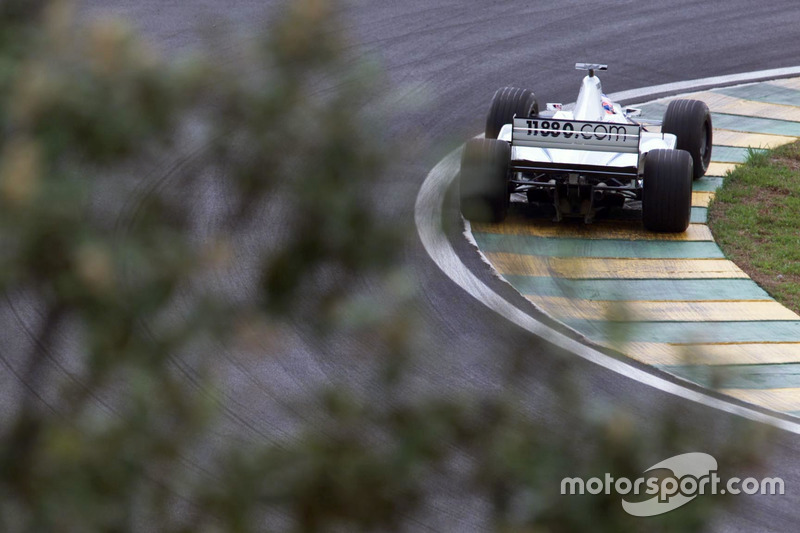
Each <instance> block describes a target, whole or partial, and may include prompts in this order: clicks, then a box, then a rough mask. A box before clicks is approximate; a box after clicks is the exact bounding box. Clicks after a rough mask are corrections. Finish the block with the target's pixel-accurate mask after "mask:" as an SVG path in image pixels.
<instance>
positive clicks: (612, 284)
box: [503, 276, 770, 301]
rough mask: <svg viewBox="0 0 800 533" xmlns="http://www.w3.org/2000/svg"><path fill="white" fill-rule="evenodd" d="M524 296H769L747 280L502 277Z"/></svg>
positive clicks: (674, 298) (657, 298)
mask: <svg viewBox="0 0 800 533" xmlns="http://www.w3.org/2000/svg"><path fill="white" fill-rule="evenodd" d="M503 277H504V278H505V279H506V281H508V282H509V283H510V284H511V285H512V286H513V287H514V288H515V289H517V290H518V291H519V292H520V293H522V294H524V295H528V296H531V297H533V299H534V300H535V297H536V296H564V297H567V298H579V299H585V300H650V301H693V300H699V301H709V300H769V299H770V297H769V295H768V294H767V293H766V292H764V290H763V289H762V288H761V287H759V286H758V285H756V283H755V282H754V281H752V280H749V279H702V280H698V279H657V280H656V279H654V280H624V279H588V280H587V279H556V278H550V277H533V276H503Z"/></svg>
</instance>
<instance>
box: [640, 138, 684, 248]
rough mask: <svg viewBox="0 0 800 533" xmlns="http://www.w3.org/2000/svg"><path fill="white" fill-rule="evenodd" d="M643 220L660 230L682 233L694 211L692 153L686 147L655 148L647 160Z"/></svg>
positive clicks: (654, 229)
mask: <svg viewBox="0 0 800 533" xmlns="http://www.w3.org/2000/svg"><path fill="white" fill-rule="evenodd" d="M643 181H644V183H643V191H642V220H643V222H644V227H645V228H646V229H648V230H650V231H656V232H659V233H681V232H684V231H686V228H688V227H689V220H690V218H691V215H692V156H690V155H689V152H686V151H685V150H652V151H650V152H648V153H647V156H646V158H645V162H644V176H643Z"/></svg>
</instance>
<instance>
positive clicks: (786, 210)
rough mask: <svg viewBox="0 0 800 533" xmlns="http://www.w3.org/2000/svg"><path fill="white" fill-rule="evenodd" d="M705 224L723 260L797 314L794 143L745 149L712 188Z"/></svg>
mask: <svg viewBox="0 0 800 533" xmlns="http://www.w3.org/2000/svg"><path fill="white" fill-rule="evenodd" d="M709 225H710V226H711V230H712V231H713V233H714V237H715V239H716V240H717V242H718V243H719V245H720V247H721V248H722V251H723V252H724V253H725V255H726V256H727V257H728V258H729V259H731V260H732V261H733V262H734V263H736V264H737V265H739V267H741V268H742V270H744V271H745V272H747V274H748V275H749V276H750V277H751V278H752V279H753V280H754V281H755V282H756V283H758V284H759V285H760V286H761V287H762V288H764V289H765V290H766V291H767V292H769V293H770V294H771V295H772V296H773V297H774V298H775V299H776V300H778V301H779V302H781V303H782V304H783V305H785V306H786V307H788V308H790V309H792V310H793V311H795V312H797V313H800V142H796V143H792V144H788V145H785V146H781V147H780V148H777V149H775V150H772V151H767V152H765V151H761V150H748V159H747V162H746V163H744V164H743V165H741V166H739V167H737V168H736V169H735V170H734V171H732V172H731V173H730V174H728V176H727V177H726V178H725V180H724V182H723V185H722V187H720V188H719V189H718V190H717V192H716V196H715V199H714V200H713V201H712V202H711V205H710V206H709Z"/></svg>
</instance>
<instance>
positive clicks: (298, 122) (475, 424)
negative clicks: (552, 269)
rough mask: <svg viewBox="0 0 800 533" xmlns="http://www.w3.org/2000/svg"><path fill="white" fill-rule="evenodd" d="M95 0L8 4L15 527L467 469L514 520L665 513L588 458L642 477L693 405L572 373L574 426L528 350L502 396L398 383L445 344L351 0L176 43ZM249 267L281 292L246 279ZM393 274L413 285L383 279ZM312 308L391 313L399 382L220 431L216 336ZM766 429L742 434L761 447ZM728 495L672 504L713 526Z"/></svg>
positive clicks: (0, 276) (382, 506)
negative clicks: (288, 432) (402, 255)
mask: <svg viewBox="0 0 800 533" xmlns="http://www.w3.org/2000/svg"><path fill="white" fill-rule="evenodd" d="M73 9H74V6H73V5H72V4H71V3H69V2H59V1H56V2H45V1H41V2H35V1H30V0H12V1H5V2H3V3H2V4H0V122H2V140H1V142H2V147H0V242H2V254H1V255H0V292H2V294H3V297H4V299H3V303H2V304H0V309H2V314H0V320H2V322H1V324H2V329H3V331H4V332H5V333H4V334H5V335H6V337H5V338H7V339H14V338H15V337H20V338H16V339H15V341H14V342H13V343H11V342H10V343H8V345H7V346H5V347H3V349H2V353H1V354H0V355H2V362H3V365H4V366H3V368H4V370H3V372H4V373H6V374H7V375H6V376H5V380H6V382H7V383H11V382H12V381H13V382H14V383H15V385H14V386H13V387H8V388H7V389H6V390H5V391H4V392H3V409H4V411H3V413H2V415H3V417H2V420H3V424H2V426H0V530H2V531H36V532H41V531H176V532H177V531H262V530H297V531H320V530H342V531H352V530H371V529H387V530H405V529H414V528H415V527H416V526H415V524H418V522H417V518H416V517H417V516H419V515H422V516H424V514H425V513H431V512H433V513H435V512H436V509H437V507H436V506H435V505H434V506H433V508H431V507H430V501H431V499H432V498H433V495H435V494H436V493H437V490H438V488H440V487H441V486H442V485H445V486H447V487H450V489H449V490H450V491H451V492H453V491H454V492H456V493H457V494H459V495H460V496H463V497H465V498H467V499H468V500H469V499H474V501H476V502H481V503H480V504H479V505H478V506H477V508H478V509H483V512H480V513H477V514H476V516H475V517H474V520H475V521H476V523H477V524H482V525H483V526H485V527H492V528H494V529H496V530H499V531H510V530H514V531H539V530H546V531H565V532H567V531H586V530H587V529H591V530H594V531H609V532H610V531H638V530H640V529H641V524H642V523H641V522H640V521H637V519H633V518H632V517H629V516H626V515H624V514H623V512H622V510H621V507H620V503H619V498H618V497H614V496H598V497H592V496H584V497H570V498H566V497H562V496H560V495H559V494H558V492H557V491H558V490H559V487H560V485H559V483H560V479H561V477H563V476H565V475H570V476H577V475H598V474H600V473H602V472H614V473H615V474H616V475H617V476H628V477H630V478H635V477H637V476H638V475H639V474H640V472H641V469H642V467H643V466H644V465H648V464H652V463H654V462H655V461H657V460H660V459H663V458H665V457H667V456H669V455H672V454H674V453H678V452H680V451H687V447H691V446H692V445H693V443H694V442H695V441H693V440H692V437H691V434H687V432H686V429H687V428H686V427H685V426H684V425H682V424H681V422H680V418H681V413H677V412H676V413H674V414H672V415H670V416H668V417H667V418H666V420H665V423H664V426H663V427H661V428H660V429H659V431H658V432H657V433H656V434H646V433H643V430H642V429H641V428H638V427H636V426H635V425H634V424H633V423H632V422H631V419H630V418H629V417H628V416H627V415H626V414H625V413H622V412H620V411H619V410H618V409H615V408H611V407H603V406H598V405H594V404H593V403H592V402H589V405H583V404H582V403H581V402H580V401H578V400H577V399H576V397H575V396H576V395H575V391H574V389H572V388H570V386H565V387H564V392H563V394H564V397H563V398H562V399H561V400H562V401H563V403H564V404H565V405H567V406H572V407H573V408H574V409H575V410H576V411H577V412H580V413H584V415H585V419H584V420H582V421H581V423H580V425H579V426H578V427H577V428H576V427H573V426H572V425H570V424H565V431H564V433H562V434H553V433H547V432H546V430H545V429H543V428H545V427H552V425H550V426H547V425H544V424H542V423H541V422H537V421H536V420H535V419H533V418H531V417H528V416H527V415H524V413H526V412H527V411H528V410H527V409H526V408H524V405H525V404H526V399H525V398H524V397H523V396H521V395H520V394H519V393H515V392H513V391H514V390H515V388H514V387H513V386H511V385H510V384H512V383H513V381H514V380H515V379H518V378H519V376H520V375H521V374H522V373H525V372H529V371H530V370H524V371H520V370H519V369H518V368H517V366H514V365H512V367H513V368H511V369H510V370H509V374H508V380H509V386H508V387H504V388H503V390H505V392H502V393H477V392H476V393H467V392H465V393H464V394H463V395H459V396H457V397H455V398H453V397H450V396H442V397H438V396H436V395H432V396H430V397H420V398H416V399H413V400H410V399H407V398H405V399H402V400H401V398H402V395H400V394H398V393H397V392H396V391H395V390H394V387H395V386H396V383H397V380H398V379H399V377H398V376H400V375H402V374H403V372H405V367H404V363H403V362H404V361H406V360H408V358H409V357H410V351H411V350H412V347H414V346H417V345H418V342H417V340H416V339H415V338H414V330H415V328H414V326H413V319H412V318H410V317H409V316H408V314H407V312H406V311H404V310H403V309H402V304H401V305H400V306H399V307H400V308H399V309H396V308H395V307H394V306H393V305H392V304H391V303H390V300H391V296H392V294H394V293H392V291H393V290H395V289H393V287H397V286H400V287H401V290H400V292H401V293H402V292H403V290H402V286H403V283H398V282H397V281H396V280H397V279H398V277H397V274H396V272H395V267H394V265H395V264H396V262H397V260H398V253H399V250H400V249H401V246H400V244H401V243H402V242H403V235H402V234H401V233H400V231H399V230H398V228H397V227H396V226H397V225H396V221H393V220H386V219H385V217H383V216H381V215H380V213H378V212H377V210H376V209H375V208H374V206H373V199H374V197H375V190H374V187H373V186H372V185H371V184H372V183H373V181H374V178H375V176H376V175H378V174H379V173H380V172H382V169H383V166H382V165H383V162H384V161H385V154H384V153H383V151H382V146H383V145H384V143H382V142H381V135H380V132H379V131H378V130H377V127H376V121H375V120H374V119H372V118H370V117H369V116H367V115H366V114H365V112H364V105H363V104H364V102H366V101H367V100H368V99H369V98H370V96H371V94H372V93H371V91H373V89H372V88H371V87H370V85H369V80H370V79H371V78H372V75H371V74H370V72H369V69H366V72H365V70H364V69H365V68H366V67H362V66H358V65H357V64H356V63H357V62H354V61H352V60H351V59H350V58H349V56H348V52H347V50H348V43H347V41H346V38H345V35H344V34H343V32H342V31H341V28H340V26H339V24H338V21H337V14H338V13H339V9H338V7H337V4H336V3H335V2H328V1H324V0H295V1H292V2H290V3H287V4H286V5H285V6H284V7H283V9H282V10H281V11H279V12H278V13H277V14H276V19H275V22H274V24H273V25H272V26H271V30H270V32H269V33H268V34H267V35H265V36H264V37H262V38H260V39H256V40H253V41H248V42H247V43H243V45H242V50H243V52H242V55H241V56H237V57H235V58H227V59H224V60H223V59H220V58H219V57H218V55H214V54H206V55H203V54H198V55H195V56H192V57H189V58H183V59H173V60H169V61H167V60H165V59H163V58H161V57H160V56H159V55H158V54H157V53H156V52H155V51H154V50H152V49H151V48H150V47H149V46H148V45H147V43H146V42H144V41H143V40H142V39H141V38H139V37H138V36H137V35H136V34H135V33H134V32H133V31H132V30H131V29H130V28H129V27H128V26H127V25H126V24H125V23H123V22H121V21H118V20H96V21H91V22H82V21H80V20H79V19H77V18H76V17H75V15H74V12H73ZM212 58H214V59H212ZM354 65H355V66H354ZM365 80H367V81H365ZM220 198H222V199H223V200H222V201H220ZM198 206H206V207H207V208H208V209H207V210H204V209H203V208H201V207H198ZM245 250H246V251H247V253H246V254H245V253H244V251H245ZM243 257H246V258H247V264H245V265H243V264H242V263H241V262H242V260H243ZM237 269H238V270H237ZM233 270H235V271H236V272H237V274H238V275H241V276H243V277H244V278H246V279H250V280H251V281H252V283H253V286H256V287H259V290H258V297H257V298H249V297H246V296H243V295H242V294H241V293H240V292H241V291H237V288H236V287H231V286H230V284H227V283H226V282H225V281H224V280H225V279H226V275H227V274H228V273H230V272H231V271H233ZM242 272H244V274H242ZM370 276H372V277H375V278H377V279H379V280H382V282H383V283H384V284H385V285H386V286H388V287H389V288H388V289H386V290H387V291H388V292H387V294H383V293H381V294H379V295H378V296H373V298H372V299H370V298H367V299H366V300H358V297H360V296H359V295H361V296H363V291H361V290H360V288H361V284H362V283H363V280H364V279H365V278H367V277H370ZM402 277H403V276H400V278H402ZM378 292H380V290H378ZM248 294H249V293H248ZM299 295H302V298H301V297H299ZM351 295H356V297H355V298H354V297H352V296H351ZM353 317H356V318H355V319H354V318H353ZM292 318H296V319H297V320H298V321H302V322H304V323H307V324H309V327H310V328H311V329H312V331H313V332H314V335H316V336H318V337H319V338H321V339H324V338H325V336H326V335H327V334H328V333H329V332H330V331H331V330H333V329H337V328H351V329H353V330H359V329H361V330H365V331H366V332H367V334H368V335H371V337H369V338H370V339H373V340H374V341H375V344H374V346H375V352H376V354H375V355H376V358H377V360H379V361H381V359H380V357H383V358H384V359H383V363H384V364H385V367H386V369H387V370H386V372H385V373H383V374H382V375H381V378H380V379H381V380H382V381H380V382H379V386H378V387H376V389H377V391H378V392H377V393H376V394H377V397H369V396H367V397H365V396H364V395H363V394H357V393H355V392H353V391H350V390H348V389H347V388H343V387H333V388H330V387H326V388H323V390H321V391H320V392H319V394H320V396H319V398H315V399H312V400H310V405H309V406H305V407H302V408H308V409H318V408H319V405H322V406H323V408H324V409H323V411H322V413H321V419H322V420H323V421H322V422H319V423H314V424H312V423H309V424H308V425H307V426H304V427H301V428H299V429H298V430H297V432H296V433H295V434H293V436H291V437H287V438H285V439H283V440H280V439H278V443H277V444H276V443H274V442H271V441H270V442H263V443H258V442H256V443H247V444H244V443H242V442H240V441H239V440H236V439H229V440H225V441H224V442H223V443H221V444H220V443H216V444H214V445H209V444H208V441H210V440H214V439H213V431H214V427H215V424H217V421H216V418H215V415H216V414H218V411H219V410H220V409H221V408H223V409H224V407H222V404H223V403H224V402H222V401H218V399H217V398H216V397H214V395H211V394H208V393H207V391H208V390H209V388H210V387H212V386H213V383H214V364H215V354H217V353H219V351H221V350H236V349H238V348H240V347H242V346H247V344H248V342H247V341H248V338H249V337H250V336H252V335H254V334H255V335H263V334H264V331H267V332H268V331H270V328H272V327H274V325H275V324H276V323H281V322H284V321H286V320H290V319H292ZM254 332H255V333H254ZM517 355H518V356H521V357H523V358H525V357H529V355H530V354H529V353H526V354H517ZM493 357H500V355H497V354H495V355H493ZM507 357H508V358H509V360H513V354H511V355H508V356H507ZM186 360H191V361H192V365H191V370H187V369H186V367H185V363H184V362H185V361H186ZM564 370H565V374H566V375H568V374H569V372H568V368H566V367H565V369H564ZM567 382H569V380H568V379H566V378H565V383H567ZM204 391H205V392H204ZM521 406H523V407H522V408H521ZM643 443H646V445H644V444H643ZM740 444H742V445H741V447H737V448H735V449H733V450H731V453H730V454H729V455H730V457H740V458H742V457H743V459H742V460H745V461H749V460H750V459H751V458H749V457H747V456H740V455H736V454H741V453H743V451H746V450H748V449H752V448H751V447H750V446H748V445H747V443H746V442H744V443H741V442H740ZM717 450H718V451H724V450H725V445H724V444H723V445H722V446H721V448H718V449H717ZM199 457H202V459H199ZM713 503H716V501H715V500H714V499H712V498H706V499H705V501H704V503H701V502H697V503H696V504H693V505H692V506H691V507H689V508H687V509H688V511H687V512H686V513H680V514H679V513H674V514H670V515H667V516H666V517H662V518H661V519H656V520H652V521H650V522H649V523H648V527H649V528H650V529H651V530H653V531H659V530H663V531H667V530H671V531H695V530H698V529H699V528H701V527H702V525H703V523H704V520H705V519H706V518H707V517H708V516H709V513H710V511H711V510H712V508H713V505H712V504H713ZM481 506H483V507H481ZM432 509H433V510H432ZM476 527H478V526H476Z"/></svg>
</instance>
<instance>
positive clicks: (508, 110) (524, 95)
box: [485, 87, 539, 139]
mask: <svg viewBox="0 0 800 533" xmlns="http://www.w3.org/2000/svg"><path fill="white" fill-rule="evenodd" d="M538 114H539V103H538V102H537V101H536V95H535V94H533V91H531V90H529V89H518V88H516V87H503V88H501V89H497V92H495V93H494V96H493V97H492V106H491V107H490V108H489V114H488V115H487V116H486V131H485V134H486V135H485V136H486V138H487V139H497V136H498V135H500V130H501V129H502V128H503V126H504V125H506V124H510V123H511V121H512V119H513V118H514V115H517V116H518V117H526V118H527V117H530V116H533V115H538Z"/></svg>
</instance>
